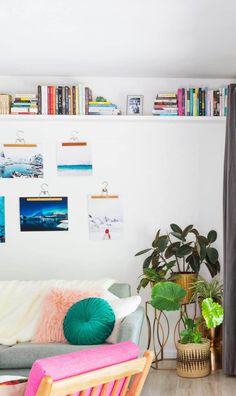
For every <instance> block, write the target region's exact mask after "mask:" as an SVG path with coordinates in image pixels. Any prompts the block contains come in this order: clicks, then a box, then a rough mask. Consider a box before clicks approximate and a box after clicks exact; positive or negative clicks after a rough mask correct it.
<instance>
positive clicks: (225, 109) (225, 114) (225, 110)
mask: <svg viewBox="0 0 236 396" xmlns="http://www.w3.org/2000/svg"><path fill="white" fill-rule="evenodd" d="M227 99H228V88H225V103H224V116H227Z"/></svg>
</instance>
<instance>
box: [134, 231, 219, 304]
mask: <svg viewBox="0 0 236 396" xmlns="http://www.w3.org/2000/svg"><path fill="white" fill-rule="evenodd" d="M170 228H171V231H170V232H167V233H166V234H161V233H160V230H158V232H157V234H156V237H155V239H154V241H153V242H152V247H150V248H147V249H144V250H142V251H140V252H138V253H136V255H135V256H140V255H142V254H146V253H148V252H149V253H150V252H151V254H149V255H148V256H147V257H146V258H145V260H144V262H143V274H142V278H141V281H140V283H139V286H138V290H140V288H141V287H146V286H147V285H148V284H149V283H151V282H153V280H154V276H153V277H152V278H151V277H150V272H149V271H147V269H151V270H152V271H151V273H152V275H154V274H155V273H157V274H158V273H159V272H160V271H165V275H164V278H165V279H166V276H169V278H168V279H169V280H170V279H172V280H175V282H176V283H178V284H179V285H180V286H182V287H183V288H184V289H186V290H187V294H186V296H185V297H184V298H183V300H182V304H186V303H188V302H189V301H190V299H191V298H192V294H193V291H192V290H191V289H190V285H191V284H192V283H193V281H194V280H196V279H197V276H198V273H199V271H200V268H201V265H203V264H205V265H206V266H207V268H208V270H209V272H210V274H211V276H212V277H213V276H214V275H216V274H217V273H218V272H219V271H220V264H219V261H218V257H219V254H218V251H217V250H216V249H215V248H214V247H213V246H212V244H213V243H214V242H215V241H216V239H217V233H216V231H214V230H212V231H210V232H209V233H208V234H207V236H203V235H201V234H200V233H199V231H198V230H197V229H196V228H194V226H193V225H189V226H187V227H185V228H184V229H183V230H182V229H181V228H180V227H179V226H178V225H177V224H171V225H170ZM174 268H175V271H174ZM158 281H159V280H157V282H158Z"/></svg>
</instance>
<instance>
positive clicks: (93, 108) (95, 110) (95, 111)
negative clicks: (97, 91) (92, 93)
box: [89, 101, 121, 115]
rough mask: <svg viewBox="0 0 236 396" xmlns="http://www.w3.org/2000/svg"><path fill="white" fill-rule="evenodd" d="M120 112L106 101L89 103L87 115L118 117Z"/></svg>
mask: <svg viewBox="0 0 236 396" xmlns="http://www.w3.org/2000/svg"><path fill="white" fill-rule="evenodd" d="M120 114H121V111H120V110H119V109H118V108H117V106H116V105H115V104H113V103H112V102H107V101H90V102H89V115H120Z"/></svg>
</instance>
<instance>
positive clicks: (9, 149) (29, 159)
mask: <svg viewBox="0 0 236 396" xmlns="http://www.w3.org/2000/svg"><path fill="white" fill-rule="evenodd" d="M42 177H43V155H42V150H41V147H40V145H38V144H25V143H23V144H21V143H15V144H0V178H23V179H28V178H42Z"/></svg>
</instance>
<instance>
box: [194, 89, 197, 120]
mask: <svg viewBox="0 0 236 396" xmlns="http://www.w3.org/2000/svg"><path fill="white" fill-rule="evenodd" d="M197 101H198V90H197V88H193V116H195V117H196V116H197Z"/></svg>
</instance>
